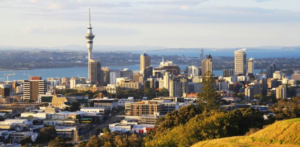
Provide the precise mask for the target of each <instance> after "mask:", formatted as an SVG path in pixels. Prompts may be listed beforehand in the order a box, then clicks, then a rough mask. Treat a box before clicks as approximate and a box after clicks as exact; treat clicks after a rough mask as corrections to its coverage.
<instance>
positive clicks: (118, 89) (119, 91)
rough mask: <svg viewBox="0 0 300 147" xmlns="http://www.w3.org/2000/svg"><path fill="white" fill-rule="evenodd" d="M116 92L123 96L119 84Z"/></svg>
mask: <svg viewBox="0 0 300 147" xmlns="http://www.w3.org/2000/svg"><path fill="white" fill-rule="evenodd" d="M116 94H117V95H118V96H119V97H121V96H122V89H121V87H120V86H118V87H117V88H116Z"/></svg>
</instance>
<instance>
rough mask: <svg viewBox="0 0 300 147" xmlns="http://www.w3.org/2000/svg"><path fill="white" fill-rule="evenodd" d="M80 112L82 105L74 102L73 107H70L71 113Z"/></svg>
mask: <svg viewBox="0 0 300 147" xmlns="http://www.w3.org/2000/svg"><path fill="white" fill-rule="evenodd" d="M78 110H80V103H78V102H72V104H71V106H70V111H71V112H76V111H78Z"/></svg>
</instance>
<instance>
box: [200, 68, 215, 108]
mask: <svg viewBox="0 0 300 147" xmlns="http://www.w3.org/2000/svg"><path fill="white" fill-rule="evenodd" d="M197 102H198V104H199V106H200V108H202V109H203V110H206V111H209V110H214V109H217V108H218V107H219V104H220V95H219V93H218V92H217V90H216V87H215V80H214V78H213V76H212V74H211V73H210V72H209V71H208V72H207V73H206V76H204V77H203V78H202V88H201V92H200V93H199V94H198V100H197Z"/></svg>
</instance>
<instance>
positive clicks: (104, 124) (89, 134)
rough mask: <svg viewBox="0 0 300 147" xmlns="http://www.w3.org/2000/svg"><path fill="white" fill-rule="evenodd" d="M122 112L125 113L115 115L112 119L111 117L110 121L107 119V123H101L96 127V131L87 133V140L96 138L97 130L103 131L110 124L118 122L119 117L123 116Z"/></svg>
mask: <svg viewBox="0 0 300 147" xmlns="http://www.w3.org/2000/svg"><path fill="white" fill-rule="evenodd" d="M122 112H123V111H121V112H119V113H117V114H115V115H113V116H112V117H110V118H109V119H107V120H106V121H104V122H103V123H101V124H100V125H98V126H97V127H95V128H94V129H92V130H90V131H89V132H88V133H86V135H85V140H89V139H90V138H91V137H92V136H94V135H95V133H96V132H97V129H99V130H102V129H104V128H105V127H108V125H109V124H111V123H114V122H115V121H116V118H117V115H119V114H121V113H122Z"/></svg>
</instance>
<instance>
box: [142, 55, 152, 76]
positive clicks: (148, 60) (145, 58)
mask: <svg viewBox="0 0 300 147" xmlns="http://www.w3.org/2000/svg"><path fill="white" fill-rule="evenodd" d="M150 65H151V57H150V56H149V55H148V54H146V53H145V52H144V53H143V54H142V55H141V57H140V73H141V74H143V73H144V70H145V69H146V67H148V66H150Z"/></svg>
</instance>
